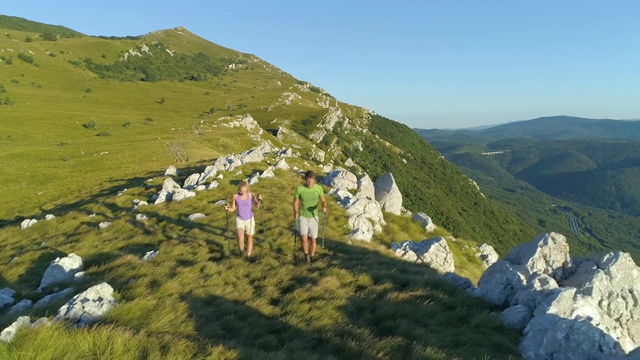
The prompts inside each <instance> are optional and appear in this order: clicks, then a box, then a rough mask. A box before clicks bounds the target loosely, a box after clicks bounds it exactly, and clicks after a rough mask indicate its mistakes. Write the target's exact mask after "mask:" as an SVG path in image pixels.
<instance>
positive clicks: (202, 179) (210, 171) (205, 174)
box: [198, 165, 218, 185]
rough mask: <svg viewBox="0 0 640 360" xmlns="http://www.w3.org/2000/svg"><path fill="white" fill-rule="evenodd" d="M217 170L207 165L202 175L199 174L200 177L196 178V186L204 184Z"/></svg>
mask: <svg viewBox="0 0 640 360" xmlns="http://www.w3.org/2000/svg"><path fill="white" fill-rule="evenodd" d="M217 172H218V169H216V167H215V166H213V165H209V166H207V167H206V168H205V169H204V171H203V172H202V173H200V177H199V178H198V185H202V184H204V183H205V182H206V181H207V180H208V179H209V178H212V177H215V176H216V173H217Z"/></svg>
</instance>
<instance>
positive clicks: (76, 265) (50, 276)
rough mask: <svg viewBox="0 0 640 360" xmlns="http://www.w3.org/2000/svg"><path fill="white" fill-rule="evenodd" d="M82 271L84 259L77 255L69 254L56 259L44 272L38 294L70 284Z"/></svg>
mask: <svg viewBox="0 0 640 360" xmlns="http://www.w3.org/2000/svg"><path fill="white" fill-rule="evenodd" d="M81 270H82V258H81V257H80V256H78V255H76V254H73V253H71V254H69V255H67V256H65V257H63V258H56V259H55V260H53V261H52V262H51V264H50V265H49V267H47V269H46V270H45V271H44V275H43V276H42V280H41V281H40V286H38V289H37V290H36V291H37V292H42V290H44V289H45V288H47V287H49V286H51V285H55V284H58V283H70V282H72V281H73V276H74V275H75V273H77V272H79V271H81Z"/></svg>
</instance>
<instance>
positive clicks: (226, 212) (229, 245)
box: [224, 205, 231, 255]
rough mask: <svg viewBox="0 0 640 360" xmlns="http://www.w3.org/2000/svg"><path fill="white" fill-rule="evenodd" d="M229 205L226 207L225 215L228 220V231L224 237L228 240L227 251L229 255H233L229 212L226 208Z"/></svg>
mask: <svg viewBox="0 0 640 360" xmlns="http://www.w3.org/2000/svg"><path fill="white" fill-rule="evenodd" d="M227 206H229V205H225V209H224V214H225V217H226V218H227V231H225V233H224V236H225V237H226V238H227V251H228V254H229V255H231V243H230V242H229V211H227V209H226V207H227Z"/></svg>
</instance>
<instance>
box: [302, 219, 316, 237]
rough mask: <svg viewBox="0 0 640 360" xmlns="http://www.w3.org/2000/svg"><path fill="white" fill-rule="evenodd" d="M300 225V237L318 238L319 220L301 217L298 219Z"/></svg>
mask: <svg viewBox="0 0 640 360" xmlns="http://www.w3.org/2000/svg"><path fill="white" fill-rule="evenodd" d="M298 225H299V227H300V235H308V236H309V237H310V238H312V239H316V238H318V218H317V217H312V218H306V217H302V216H300V217H299V218H298Z"/></svg>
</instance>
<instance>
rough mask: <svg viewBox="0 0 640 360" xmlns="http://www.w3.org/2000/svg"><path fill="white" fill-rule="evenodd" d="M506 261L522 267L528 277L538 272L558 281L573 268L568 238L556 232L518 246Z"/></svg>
mask: <svg viewBox="0 0 640 360" xmlns="http://www.w3.org/2000/svg"><path fill="white" fill-rule="evenodd" d="M505 260H506V261H508V262H510V263H511V264H515V265H522V266H523V268H524V270H525V271H526V272H527V273H526V276H530V275H531V274H534V273H536V272H538V273H542V274H547V275H549V276H551V277H552V278H554V279H555V280H556V281H560V280H562V279H563V278H565V277H566V275H567V274H569V273H570V272H571V268H572V262H571V256H570V255H569V245H568V243H567V238H565V237H564V235H562V234H558V233H554V232H552V233H548V234H542V235H540V236H538V237H537V238H536V239H535V240H533V241H530V242H527V243H524V244H521V245H518V246H517V247H516V248H514V249H513V250H511V252H509V254H508V255H507V256H506V257H505Z"/></svg>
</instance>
